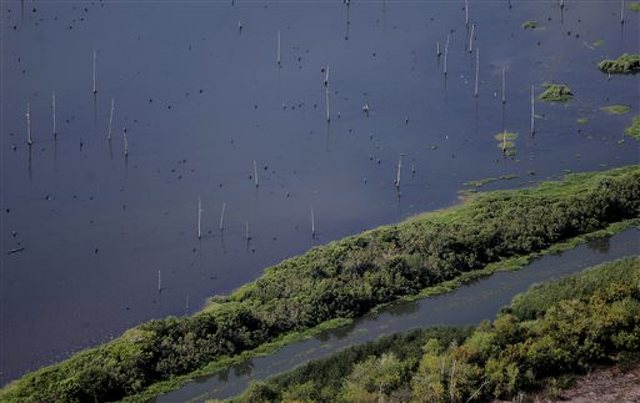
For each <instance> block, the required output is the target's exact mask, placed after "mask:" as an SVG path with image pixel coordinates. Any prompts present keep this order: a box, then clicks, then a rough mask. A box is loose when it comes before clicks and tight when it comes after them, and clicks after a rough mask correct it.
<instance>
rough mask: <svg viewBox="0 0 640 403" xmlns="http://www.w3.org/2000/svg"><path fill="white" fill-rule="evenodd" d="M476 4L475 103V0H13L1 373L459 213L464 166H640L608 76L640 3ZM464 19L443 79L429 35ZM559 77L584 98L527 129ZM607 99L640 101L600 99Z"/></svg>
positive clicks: (632, 33)
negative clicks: (422, 218)
mask: <svg viewBox="0 0 640 403" xmlns="http://www.w3.org/2000/svg"><path fill="white" fill-rule="evenodd" d="M470 3H471V8H470V19H471V22H472V23H475V24H477V30H476V32H477V41H476V44H477V46H479V47H480V48H481V62H480V96H479V98H478V99H475V98H473V97H472V93H473V77H474V64H473V63H474V56H473V55H472V54H470V53H469V52H467V50H466V49H467V46H468V38H467V36H468V33H467V28H466V27H465V24H464V12H463V9H462V6H463V4H464V2H463V1H441V2H438V1H428V2H408V1H378V2H364V1H352V2H351V5H350V6H349V7H348V8H347V7H346V6H345V5H344V4H343V3H342V2H341V1H339V0H335V1H333V0H326V1H314V2H311V1H310V2H293V1H280V2H269V1H241V0H238V1H235V3H234V2H232V1H219V2H201V1H185V2H173V1H154V2H144V1H141V2H120V1H96V2H81V1H55V2H54V1H31V0H26V1H24V2H21V1H9V0H8V1H3V2H2V5H1V7H0V12H1V15H0V17H1V21H2V24H1V35H2V55H1V68H2V69H1V74H0V76H1V84H2V85H1V88H0V108H1V118H0V131H1V135H0V164H1V165H0V177H1V197H0V208H1V209H2V210H1V213H0V217H1V220H2V222H1V225H0V227H1V228H0V229H1V231H0V237H1V239H0V250H1V252H2V253H1V257H0V265H1V268H0V330H1V333H0V366H1V374H0V380H1V382H0V383H2V384H4V383H6V382H8V381H10V380H11V379H14V378H16V377H18V376H19V375H21V374H23V373H25V372H26V371H29V370H33V369H35V368H38V367H41V366H43V365H46V364H49V363H52V362H55V361H58V360H61V359H63V358H65V357H68V356H69V355H70V354H71V353H72V352H74V351H77V350H78V349H81V348H84V347H87V346H92V345H96V344H98V343H100V342H103V341H105V340H108V339H111V338H113V337H115V336H117V335H119V334H120V333H121V332H122V331H123V330H124V329H126V328H128V327H131V326H134V325H135V324H138V323H140V322H142V321H145V320H148V319H150V318H158V317H163V316H166V315H169V314H174V315H181V314H184V313H190V312H194V311H195V310H197V309H199V308H200V307H201V306H202V304H203V302H204V300H205V298H206V297H207V296H210V295H213V294H223V293H228V292H230V291H231V290H233V289H234V288H236V287H238V286H240V285H242V284H244V283H246V282H248V281H251V280H252V279H254V278H256V277H257V276H259V275H260V273H261V271H262V270H263V268H264V267H266V266H268V265H270V264H274V263H277V262H278V261H280V260H282V259H284V258H286V257H289V256H292V255H295V254H298V253H302V252H304V251H305V250H307V249H309V248H310V247H311V246H312V245H314V244H322V243H325V242H328V241H330V240H333V239H337V238H340V237H343V236H345V235H348V234H352V233H356V232H358V231H361V230H363V229H366V228H371V227H374V226H377V225H380V224H384V223H390V222H396V221H398V220H401V219H403V218H405V217H407V216H410V215H412V214H415V213H418V212H421V211H425V210H430V209H435V208H441V207H445V206H448V205H451V204H452V203H455V202H456V200H457V197H458V194H457V192H458V190H460V188H461V185H462V183H464V182H466V181H468V180H472V179H481V178H484V177H495V176H500V175H505V174H516V175H519V177H518V178H517V179H513V180H511V181H508V182H499V183H496V184H494V185H493V187H519V186H524V185H528V184H530V183H531V182H532V181H538V180H542V179H544V178H548V177H557V176H558V175H560V174H562V173H563V172H564V171H565V170H572V171H585V170H597V169H604V168H605V167H612V166H619V165H625V164H630V163H637V162H638V147H637V143H635V142H634V141H632V140H631V139H627V141H625V142H623V143H618V141H619V140H620V139H622V138H623V135H622V131H623V129H624V128H625V127H626V126H627V125H628V124H629V123H630V121H631V116H632V114H637V113H638V102H639V100H638V92H637V88H638V87H637V86H638V78H637V77H612V79H611V80H608V79H607V77H606V75H604V74H602V73H600V72H599V71H598V70H597V69H596V68H595V64H596V62H597V61H598V60H599V59H601V58H602V57H608V56H612V57H615V56H617V55H618V54H620V53H621V52H623V51H637V50H638V48H639V45H638V24H637V23H638V16H637V14H633V13H631V12H628V13H627V14H628V17H627V22H626V23H625V24H624V26H623V27H621V25H620V23H619V21H618V20H619V16H618V13H619V4H617V2H609V1H590V2H571V1H570V2H567V7H566V8H565V10H564V12H563V13H562V14H561V12H560V9H559V8H558V6H557V3H556V2H553V1H549V2H531V1H512V2H511V5H512V7H511V8H509V6H508V4H509V2H508V1H470ZM525 20H537V21H539V22H540V24H541V25H542V26H543V27H544V29H540V30H536V31H525V30H523V29H522V28H521V27H520V26H521V24H522V22H524V21H525ZM239 21H240V22H241V24H242V27H243V28H242V30H241V32H240V30H239V29H238V22H239ZM278 31H279V32H280V36H281V67H279V66H278V65H277V63H276V53H277V35H278ZM447 33H452V35H451V44H450V49H449V56H448V76H447V79H446V81H445V79H444V75H443V74H442V67H443V66H442V64H443V60H442V58H440V61H438V59H437V58H436V56H435V47H436V42H437V41H440V42H441V43H444V41H445V39H446V36H447ZM599 39H602V40H604V45H603V46H601V47H597V48H594V47H593V46H592V45H591V44H592V43H593V42H595V41H596V40H599ZM443 46H444V45H443ZM94 49H95V50H96V55H97V63H96V86H97V93H96V94H95V95H94V94H92V86H93V82H92V81H93V73H92V64H93V57H92V53H93V50H94ZM327 64H328V65H329V66H330V86H329V88H330V105H331V106H330V116H331V123H330V124H329V125H327V122H326V118H325V114H326V111H325V88H324V86H323V80H324V74H323V73H322V72H321V69H322V68H323V67H324V66H326V65H327ZM503 66H504V67H505V68H506V84H507V87H506V95H507V103H506V105H505V106H504V107H503V106H502V104H501V102H500V95H499V94H500V92H501V70H502V67H503ZM549 80H558V81H563V82H567V83H568V84H569V85H570V86H571V88H572V89H573V91H574V93H575V94H576V97H575V99H574V100H573V101H572V102H570V103H568V104H567V105H543V104H538V105H537V113H538V114H539V115H540V117H539V118H538V119H537V120H536V125H537V133H536V136H535V137H533V138H531V137H530V136H529V135H528V131H529V108H530V107H529V91H530V85H531V83H535V84H540V83H542V82H544V81H549ZM53 91H55V94H56V117H57V140H55V141H54V136H53V133H52V131H53V130H52V125H53V122H52V117H51V112H52V110H51V98H52V92H53ZM112 98H114V99H115V113H114V117H113V139H112V140H111V142H110V143H109V142H108V141H106V136H107V131H108V126H109V117H110V104H111V99H112ZM367 103H368V105H369V106H370V113H369V116H368V117H367V116H366V115H365V114H364V113H363V112H362V106H363V105H364V104H367ZM613 103H623V104H628V105H629V106H631V108H632V112H631V113H629V114H626V115H621V116H609V115H607V114H604V113H602V112H600V111H599V108H600V107H601V106H603V105H606V104H613ZM27 104H29V105H30V115H31V131H32V138H33V141H34V144H33V146H31V147H28V146H27V145H26V137H27V123H26V118H25V112H26V109H27ZM583 117H584V118H588V119H589V123H588V124H587V125H578V124H577V123H576V120H577V119H578V118H583ZM407 119H408V121H407ZM124 127H126V128H127V135H128V149H129V154H128V158H125V157H124V139H123V128H124ZM505 129H506V130H509V131H515V132H519V133H520V137H519V138H518V140H516V146H517V155H516V157H515V158H507V159H505V158H503V156H502V154H501V152H500V149H499V148H498V147H497V142H496V140H495V139H494V135H495V134H496V133H498V132H501V131H502V130H505ZM401 153H404V164H403V170H402V180H401V187H400V193H401V197H398V194H397V192H396V189H395V186H394V183H393V182H394V179H395V178H396V164H397V161H398V157H399V155H400V154H401ZM254 160H255V161H256V165H257V168H258V171H259V180H260V186H259V187H258V188H256V187H255V185H254V182H253V178H251V176H252V175H253V161H254ZM378 160H379V163H378ZM414 165H415V174H412V166H414ZM529 171H532V172H535V175H534V176H529V175H528V174H527V173H528V172H529ZM365 179H366V181H365ZM199 196H200V197H201V198H202V203H203V210H204V212H203V221H202V225H203V233H204V236H203V238H202V239H201V240H198V239H197V234H196V227H197V216H198V212H197V208H198V207H197V200H198V197H199ZM223 203H226V205H227V209H226V217H225V229H224V232H223V233H222V234H221V233H220V231H219V229H218V227H219V216H220V210H221V206H222V204H223ZM311 208H313V210H314V213H315V226H316V238H315V240H314V239H312V237H311V228H310V227H311V224H310V211H311ZM247 222H248V224H249V227H250V235H251V240H250V242H249V243H248V244H247V242H246V239H245V230H246V224H247ZM20 248H24V250H21V251H20V252H17V253H13V254H7V252H9V251H11V250H14V249H20ZM158 271H160V272H161V276H162V288H163V291H162V292H160V293H159V292H158Z"/></svg>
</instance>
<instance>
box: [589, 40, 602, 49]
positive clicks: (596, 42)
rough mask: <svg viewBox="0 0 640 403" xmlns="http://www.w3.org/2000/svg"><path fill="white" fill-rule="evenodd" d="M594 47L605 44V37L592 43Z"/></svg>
mask: <svg viewBox="0 0 640 403" xmlns="http://www.w3.org/2000/svg"><path fill="white" fill-rule="evenodd" d="M591 45H592V46H593V47H594V48H599V47H601V46H603V45H604V39H598V40H597V41H595V42H593V43H592V44H591Z"/></svg>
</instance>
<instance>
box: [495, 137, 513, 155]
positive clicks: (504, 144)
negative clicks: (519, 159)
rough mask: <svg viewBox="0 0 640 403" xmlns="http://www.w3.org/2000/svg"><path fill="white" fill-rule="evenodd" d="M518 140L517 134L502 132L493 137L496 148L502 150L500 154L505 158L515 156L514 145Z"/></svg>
mask: <svg viewBox="0 0 640 403" xmlns="http://www.w3.org/2000/svg"><path fill="white" fill-rule="evenodd" d="M517 138H518V133H510V132H507V131H504V132H502V133H498V134H496V135H495V139H496V140H498V144H497V146H498V148H500V149H501V150H502V152H503V153H504V154H505V155H507V156H514V155H516V143H515V140H516V139H517Z"/></svg>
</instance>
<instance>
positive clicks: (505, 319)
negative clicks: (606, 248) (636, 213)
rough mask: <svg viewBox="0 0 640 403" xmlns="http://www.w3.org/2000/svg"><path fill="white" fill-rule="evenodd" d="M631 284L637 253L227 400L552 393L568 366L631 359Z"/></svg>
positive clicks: (638, 345) (634, 298)
mask: <svg viewBox="0 0 640 403" xmlns="http://www.w3.org/2000/svg"><path fill="white" fill-rule="evenodd" d="M638 286H640V258H639V257H632V258H626V259H622V260H618V261H615V262H611V263H606V264H604V265H600V266H597V267H595V268H592V269H588V270H585V271H583V272H581V273H578V274H576V275H573V276H569V277H565V278H562V279H561V280H558V281H553V282H549V283H545V284H542V285H539V286H536V287H533V288H531V289H530V290H529V291H527V292H525V293H523V294H520V295H518V296H516V297H515V298H514V299H513V301H512V302H511V304H510V305H508V306H507V307H506V308H503V309H502V312H501V313H500V314H499V315H498V317H497V318H496V319H495V320H494V321H493V322H485V323H482V324H480V325H479V326H477V327H476V328H474V329H468V328H455V327H446V328H427V329H421V330H417V331H413V332H410V333H407V334H396V335H392V336H388V337H384V338H381V339H380V340H376V341H373V342H370V343H367V344H364V345H360V346H354V347H351V348H348V349H346V350H345V351H342V352H340V353H337V354H334V355H333V356H331V357H328V358H326V359H322V360H317V361H313V362H311V363H309V364H307V365H305V366H303V367H301V368H298V369H296V370H293V371H291V372H288V373H285V374H283V375H280V376H277V377H275V378H273V379H271V380H268V381H266V382H257V383H254V384H252V385H251V387H249V388H248V389H247V390H246V391H245V393H244V394H243V395H241V396H240V397H238V398H235V399H232V401H233V402H237V403H239V402H277V401H283V400H284V401H325V402H329V401H331V402H353V401H359V402H363V401H367V402H369V401H371V402H373V401H386V402H401V401H402V402H406V401H412V402H413V401H416V402H418V401H420V402H422V401H425V402H465V401H491V400H493V399H501V400H511V399H513V398H515V397H517V395H518V394H524V395H525V396H527V395H529V394H540V393H542V395H544V396H548V397H550V398H552V399H554V400H555V399H556V398H558V397H560V396H559V395H561V393H562V389H564V388H565V387H566V386H570V385H571V384H572V383H573V381H574V379H575V378H576V375H580V374H584V373H587V372H589V371H592V370H593V369H594V368H599V367H606V366H612V365H618V366H619V367H620V369H621V370H622V371H624V370H625V368H628V367H632V366H634V365H637V363H638V362H639V361H640V354H639V353H638V352H639V351H640V330H639V329H640V293H638ZM525 401H526V400H525Z"/></svg>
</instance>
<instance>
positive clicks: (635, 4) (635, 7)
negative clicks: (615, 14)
mask: <svg viewBox="0 0 640 403" xmlns="http://www.w3.org/2000/svg"><path fill="white" fill-rule="evenodd" d="M627 8H628V9H629V10H631V11H634V12H636V13H638V12H640V2H639V1H631V2H629V3H628V4H627Z"/></svg>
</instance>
